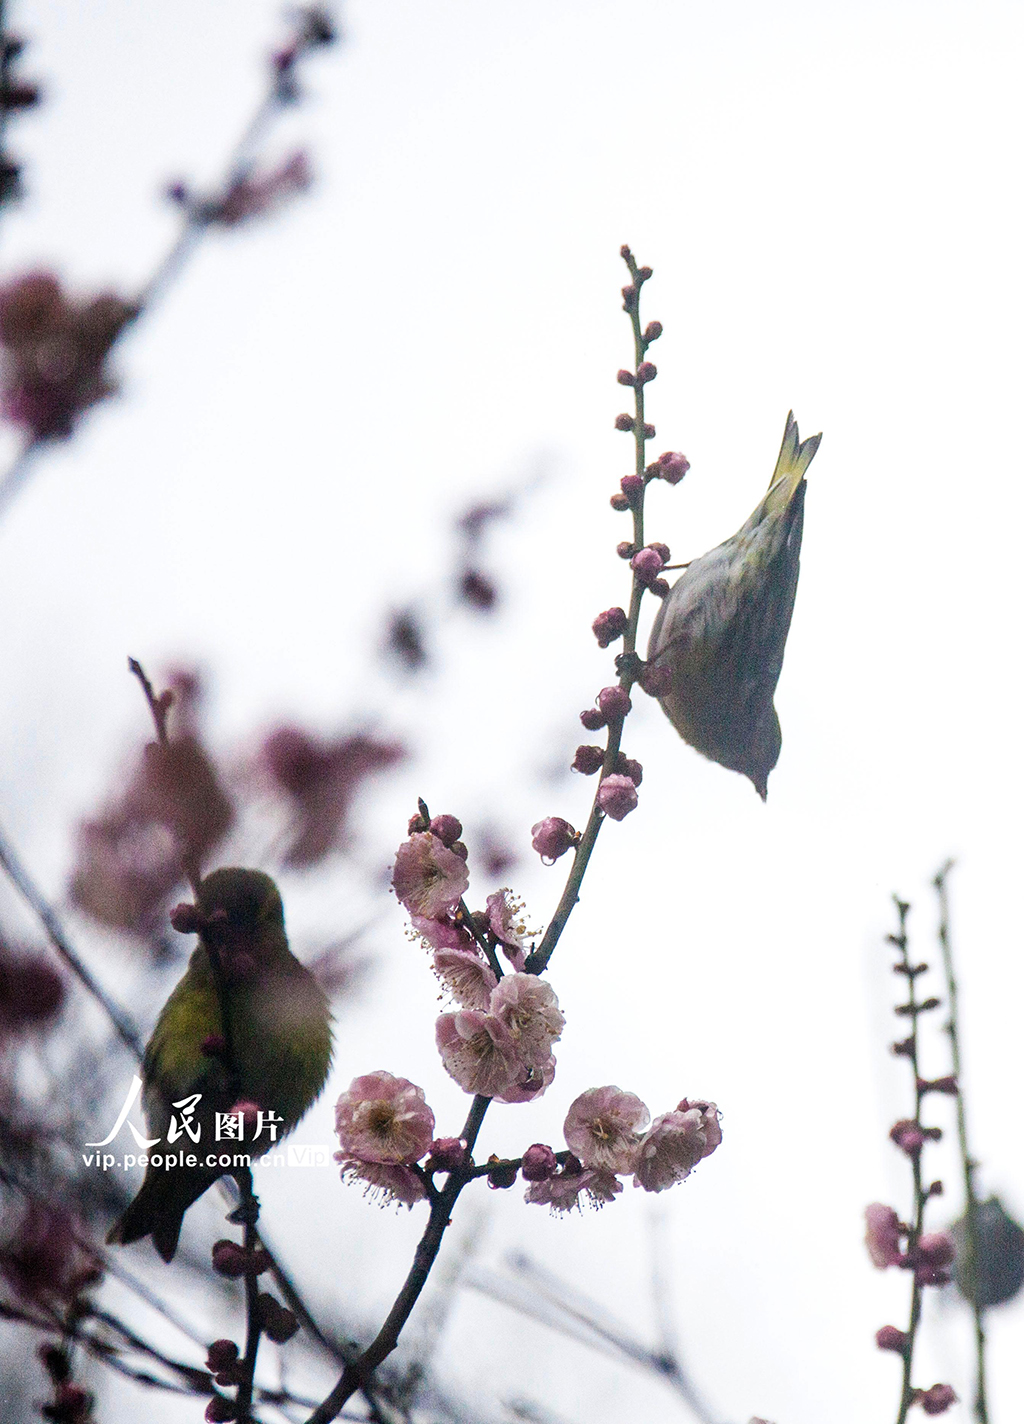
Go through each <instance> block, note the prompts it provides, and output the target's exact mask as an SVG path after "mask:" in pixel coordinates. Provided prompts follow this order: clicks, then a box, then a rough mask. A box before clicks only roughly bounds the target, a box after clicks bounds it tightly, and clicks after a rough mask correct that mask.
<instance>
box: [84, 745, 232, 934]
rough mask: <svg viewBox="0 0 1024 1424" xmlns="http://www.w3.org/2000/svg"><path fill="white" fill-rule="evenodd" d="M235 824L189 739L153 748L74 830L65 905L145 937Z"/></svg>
mask: <svg viewBox="0 0 1024 1424" xmlns="http://www.w3.org/2000/svg"><path fill="white" fill-rule="evenodd" d="M124 780H125V778H123V777H122V781H124ZM234 818H235V812H234V807H233V806H232V804H231V802H230V801H229V800H228V797H227V794H226V792H225V791H224V789H223V785H222V783H221V779H220V776H219V773H218V772H217V769H216V767H215V766H214V764H213V761H212V760H211V758H210V756H209V754H208V752H207V751H206V749H205V747H204V746H203V744H202V742H201V741H200V740H199V738H198V736H197V735H196V734H195V733H194V732H192V731H188V732H186V733H185V734H184V735H183V736H178V737H172V738H171V740H170V741H169V742H167V743H160V742H151V743H150V744H149V745H148V746H146V747H145V748H144V749H143V754H142V756H141V757H140V758H139V760H138V761H137V763H136V764H135V766H134V767H133V768H132V770H131V771H130V772H129V774H128V777H127V780H126V783H125V785H124V788H123V790H122V791H121V793H120V795H119V796H117V797H116V798H115V799H114V800H113V801H112V802H111V803H110V804H109V805H108V806H107V808H106V809H105V810H104V811H102V812H101V813H100V815H99V816H98V817H97V818H96V819H95V820H92V821H85V822H83V823H82V824H81V825H80V826H79V828H78V832H77V835H76V855H75V865H74V868H73V870H72V875H71V886H70V891H71V898H72V900H73V901H74V902H75V904H76V905H78V907H79V908H80V909H82V910H84V911H85V912H86V914H89V915H91V916H92V917H93V918H94V919H96V920H99V921H100V922H101V923H103V924H107V925H111V926H113V927H114V928H116V929H124V930H128V931H131V932H132V933H135V934H139V935H146V934H148V933H151V932H152V930H153V929H154V928H155V925H156V923H157V921H158V918H159V914H160V910H161V907H162V905H163V903H164V901H165V899H166V897H167V896H168V895H169V894H170V892H171V890H173V889H174V887H175V885H177V884H178V883H179V882H180V881H181V880H182V879H183V878H184V867H185V866H186V865H189V866H194V867H196V868H201V866H202V864H203V862H204V860H205V859H206V858H207V857H208V856H209V854H210V853H211V851H213V850H214V848H215V847H216V846H217V845H218V844H219V843H220V842H221V841H222V840H223V838H224V836H225V835H226V834H227V832H228V830H229V829H230V827H231V825H232V823H233V821H234Z"/></svg>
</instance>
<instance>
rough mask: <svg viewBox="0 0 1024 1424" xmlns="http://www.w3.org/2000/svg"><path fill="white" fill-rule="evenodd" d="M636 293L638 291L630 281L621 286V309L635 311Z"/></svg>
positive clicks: (637, 293)
mask: <svg viewBox="0 0 1024 1424" xmlns="http://www.w3.org/2000/svg"><path fill="white" fill-rule="evenodd" d="M638 295H639V292H638V291H637V288H636V287H634V286H633V284H632V283H630V285H629V286H628V287H623V289H622V310H623V311H628V312H631V311H636V302H637V297H638Z"/></svg>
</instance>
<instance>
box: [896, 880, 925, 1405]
mask: <svg viewBox="0 0 1024 1424" xmlns="http://www.w3.org/2000/svg"><path fill="white" fill-rule="evenodd" d="M893 901H894V903H895V905H896V913H897V914H898V916H899V930H898V932H897V933H896V934H894V935H890V936H889V942H890V943H891V944H893V945H895V946H896V948H897V949H898V950H899V951H900V959H901V962H900V964H899V965H898V966H897V968H898V969H899V970H900V971H901V972H902V973H904V974H905V975H906V979H907V1005H906V1008H907V1013H908V1017H909V1019H910V1038H909V1041H908V1043H909V1048H908V1053H907V1056H908V1057H909V1059H910V1066H911V1068H912V1070H913V1074H914V1122H915V1123H918V1124H920V1121H921V1101H922V1098H923V1092H922V1089H921V1073H920V1070H919V1067H918V1061H917V1058H918V1053H917V1048H918V1044H917V1019H918V1013H919V1009H920V1006H919V1004H918V1001H917V990H916V980H917V975H916V974H915V973H913V972H912V970H913V968H914V966H912V965H911V962H910V955H909V951H908V939H907V915H908V914H909V913H910V906H909V905H908V904H907V903H906V901H905V900H901V899H900V898H899V896H897V895H894V896H893ZM910 1160H911V1165H912V1167H913V1172H914V1221H913V1225H912V1227H911V1229H910V1233H909V1235H908V1237H907V1255H908V1256H910V1257H911V1258H913V1257H914V1255H915V1253H916V1250H917V1243H918V1241H919V1240H920V1237H921V1232H922V1230H923V1227H924V1208H925V1202H926V1201H927V1200H928V1194H927V1193H926V1192H925V1191H924V1189H923V1187H922V1184H921V1152H920V1150H919V1151H917V1152H914V1153H912V1154H911V1158H910ZM920 1319H921V1283H920V1281H919V1280H918V1277H917V1272H916V1271H915V1272H914V1287H913V1291H912V1292H911V1297H910V1323H909V1325H908V1326H907V1330H906V1337H907V1338H906V1343H905V1345H904V1347H903V1384H902V1388H901V1390H900V1407H899V1413H898V1414H897V1416H896V1424H906V1418H907V1411H908V1410H909V1409H910V1406H911V1404H913V1402H914V1387H913V1384H912V1383H911V1372H912V1368H913V1360H914V1342H915V1339H916V1336H917V1327H918V1324H919V1322H920Z"/></svg>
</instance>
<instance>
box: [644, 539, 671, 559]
mask: <svg viewBox="0 0 1024 1424" xmlns="http://www.w3.org/2000/svg"><path fill="white" fill-rule="evenodd" d="M647 547H648V549H653V550H654V552H655V553H656V554H657V555H658V557H659V558H660V559H661V562H662V563H663V564H667V563H668V561H669V559H671V557H672V550H671V549H670V548H669V547H668V545H667V544H656V543H650V544H648V545H647Z"/></svg>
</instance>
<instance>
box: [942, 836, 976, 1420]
mask: <svg viewBox="0 0 1024 1424" xmlns="http://www.w3.org/2000/svg"><path fill="white" fill-rule="evenodd" d="M952 868H953V862H952V861H951V860H947V861H946V864H945V865H944V866H943V867H942V869H941V870H940V871H939V873H938V874H937V875H936V877H935V879H934V880H933V882H932V884H933V885H934V886H935V889H936V892H937V894H938V897H939V945H940V947H941V949H942V966H943V969H944V971H945V975H946V993H947V996H948V999H949V1021H948V1023H947V1024H946V1032H947V1033H948V1034H949V1045H950V1049H951V1051H952V1058H953V1076H954V1077H955V1079H956V1084H957V1095H956V1127H957V1136H958V1138H959V1142H960V1163H961V1167H962V1169H963V1176H964V1224H965V1227H966V1230H965V1232H964V1248H965V1249H964V1259H963V1262H962V1264H961V1267H960V1272H961V1276H960V1278H961V1280H962V1281H963V1283H964V1286H965V1287H966V1290H967V1294H968V1298H969V1300H970V1302H971V1308H972V1310H973V1312H974V1343H975V1350H976V1358H977V1377H976V1382H975V1391H974V1414H975V1417H976V1419H977V1420H978V1424H988V1403H987V1401H986V1397H985V1310H984V1306H983V1305H982V1304H981V1302H980V1300H979V1298H978V1295H979V1293H978V1284H979V1282H978V1254H979V1253H978V1197H977V1191H976V1188H975V1181H974V1173H975V1169H976V1167H977V1165H978V1164H977V1163H976V1162H975V1160H974V1159H973V1158H972V1156H971V1154H970V1152H969V1150H968V1146H967V1112H966V1108H965V1106H964V1093H963V1080H962V1078H961V1073H960V1028H959V1017H958V1005H957V982H956V974H955V973H954V969H953V949H952V945H951V943H950V934H949V895H948V892H947V889H946V879H947V877H948V875H949V872H950V871H951V870H952Z"/></svg>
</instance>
